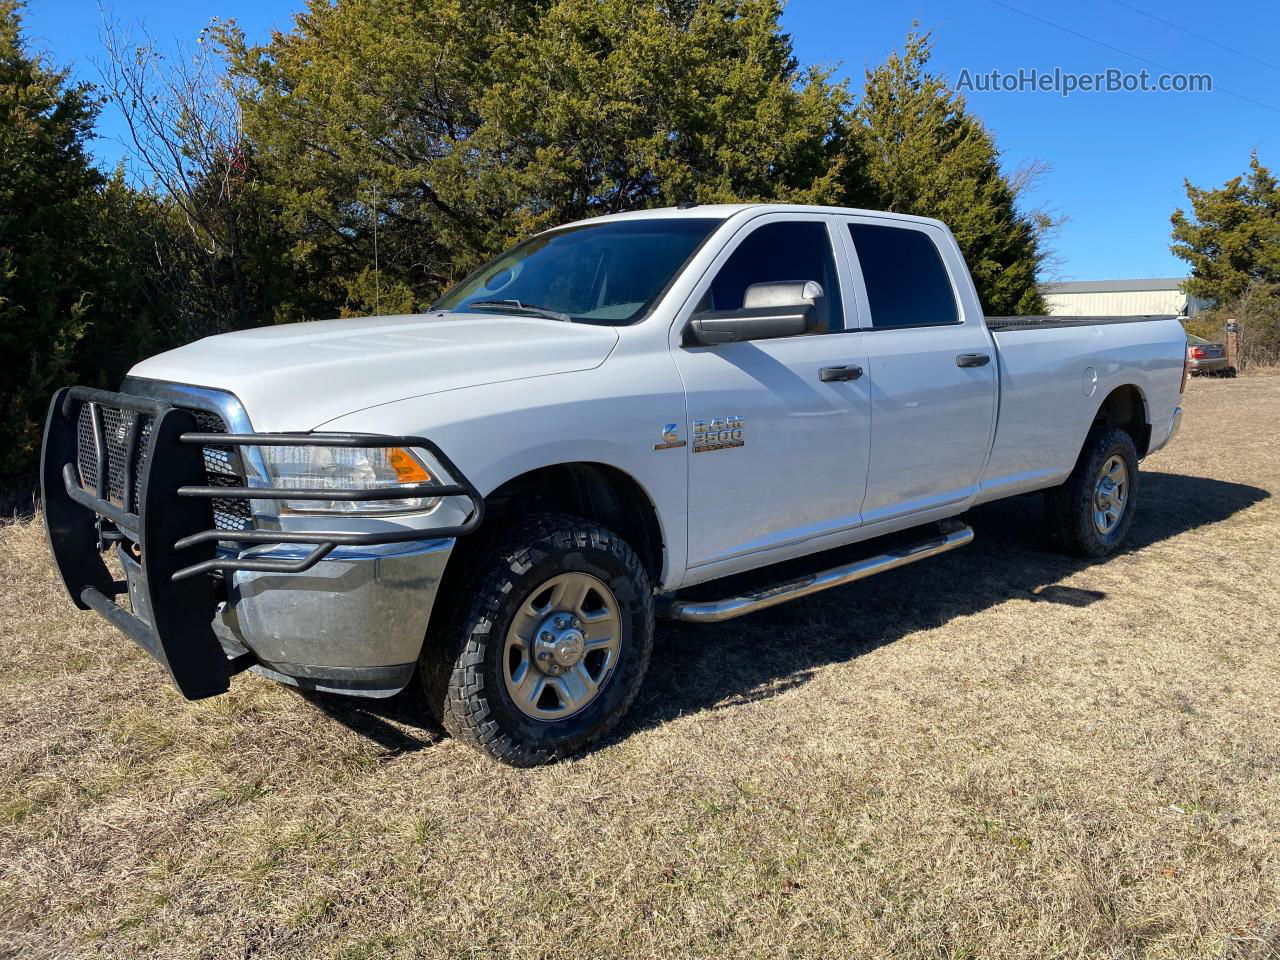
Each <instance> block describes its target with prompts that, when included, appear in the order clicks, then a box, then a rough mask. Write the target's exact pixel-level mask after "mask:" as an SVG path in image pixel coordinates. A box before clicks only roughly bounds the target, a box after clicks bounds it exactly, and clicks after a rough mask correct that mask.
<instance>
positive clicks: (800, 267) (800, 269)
mask: <svg viewBox="0 0 1280 960" xmlns="http://www.w3.org/2000/svg"><path fill="white" fill-rule="evenodd" d="M810 280H813V281H816V282H817V283H820V284H822V290H823V293H824V296H822V297H821V298H819V299H818V300H817V301H816V306H817V309H818V318H819V321H820V324H819V325H820V327H821V329H823V330H828V331H831V330H843V329H844V314H843V312H842V311H841V309H840V282H839V278H838V276H837V274H836V261H835V258H834V257H833V256H832V254H831V239H830V237H829V236H828V235H827V225H826V224H825V223H821V222H818V221H814V220H807V221H805V220H796V221H792V222H790V223H788V222H779V223H766V224H765V225H764V226H762V227H757V228H756V229H755V230H754V231H753V232H752V233H751V234H750V235H749V236H748V237H747V238H746V239H745V240H743V241H742V243H740V244H738V248H737V249H736V250H734V251H733V254H732V255H731V256H730V257H729V259H728V260H727V261H726V262H725V265H724V266H723V267H721V268H720V272H719V273H717V274H716V278H715V279H714V280H713V281H711V287H710V288H709V289H708V290H707V293H706V295H705V296H704V297H703V298H702V300H701V302H699V304H698V310H700V311H701V310H738V309H741V307H742V300H743V296H744V295H745V294H746V290H747V287H749V286H751V285H752V284H754V283H788V282H800V283H806V282H808V281H810Z"/></svg>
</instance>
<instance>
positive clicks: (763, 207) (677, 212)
mask: <svg viewBox="0 0 1280 960" xmlns="http://www.w3.org/2000/svg"><path fill="white" fill-rule="evenodd" d="M747 210H750V211H752V212H753V213H755V214H757V215H760V214H765V213H844V214H858V215H863V216H873V217H877V218H881V219H889V220H904V221H909V222H913V223H928V224H932V225H934V226H940V227H944V228H945V226H946V225H945V224H944V223H943V222H942V221H941V220H936V219H934V218H932V217H916V216H911V215H909V214H905V213H888V212H886V211H884V210H861V209H857V208H854V207H823V206H817V205H814V204H799V203H701V204H690V205H688V206H681V207H658V208H656V209H652V210H629V211H627V212H626V213H609V214H605V215H603V216H599V217H587V218H585V219H583V220H575V221H573V222H572V223H565V224H561V225H560V226H559V227H553V228H552V229H556V230H558V229H560V227H578V226H583V225H584V224H588V223H604V222H607V221H610V220H659V219H671V218H686V217H711V218H715V219H718V220H727V219H729V218H730V217H732V216H734V215H735V214H739V213H743V212H744V211H747Z"/></svg>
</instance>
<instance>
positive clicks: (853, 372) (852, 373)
mask: <svg viewBox="0 0 1280 960" xmlns="http://www.w3.org/2000/svg"><path fill="white" fill-rule="evenodd" d="M860 376H862V368H861V367H859V366H858V365H857V364H850V365H849V366H847V367H823V368H822V369H821V370H819V371H818V379H819V380H821V381H822V382H823V383H830V382H831V381H832V380H857V379H858V378H859V377H860Z"/></svg>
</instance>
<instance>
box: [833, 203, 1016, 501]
mask: <svg viewBox="0 0 1280 960" xmlns="http://www.w3.org/2000/svg"><path fill="white" fill-rule="evenodd" d="M840 219H841V220H842V230H841V233H842V235H843V236H842V238H843V240H844V242H845V243H846V244H847V247H848V255H849V258H850V261H851V264H852V268H853V275H854V284H855V287H856V288H857V290H858V294H859V300H860V301H861V302H862V303H863V304H865V305H866V315H865V316H864V318H863V329H864V331H865V334H866V336H865V342H866V351H867V376H868V382H869V389H870V401H871V455H870V466H869V469H868V473H867V492H866V496H865V498H864V499H863V504H862V520H863V522H864V523H868V524H870V523H875V522H876V521H879V520H889V519H892V518H895V517H901V516H905V515H909V514H912V513H919V512H923V511H926V510H930V509H932V508H935V507H941V506H944V505H947V504H951V503H956V502H958V501H962V500H965V499H967V498H969V497H970V496H972V495H973V494H974V493H975V492H976V490H977V488H978V482H979V479H980V477H981V474H982V470H983V467H984V466H985V464H986V459H987V455H988V452H989V451H990V448H991V436H992V430H993V429H994V426H995V416H996V398H997V384H996V362H995V361H996V355H995V344H994V343H993V342H992V340H991V335H990V334H989V333H988V332H987V329H986V326H985V325H984V323H983V319H982V315H981V308H980V306H979V305H978V302H977V297H976V295H975V294H973V291H972V286H971V284H970V282H969V280H968V274H967V272H966V267H965V265H964V263H963V262H962V261H960V259H959V256H958V254H957V253H956V250H955V247H954V242H953V241H952V240H951V238H950V236H949V235H948V234H947V233H946V232H945V231H944V230H943V229H941V228H940V227H935V226H933V225H931V224H929V223H926V222H917V221H908V220H896V219H889V218H884V219H879V218H875V217H864V216H847V217H841V218H840Z"/></svg>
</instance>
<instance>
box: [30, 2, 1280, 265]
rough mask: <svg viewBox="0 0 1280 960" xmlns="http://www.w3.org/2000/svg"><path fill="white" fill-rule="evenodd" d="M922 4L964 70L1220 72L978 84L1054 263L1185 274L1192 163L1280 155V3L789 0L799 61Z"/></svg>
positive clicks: (820, 57)
mask: <svg viewBox="0 0 1280 960" xmlns="http://www.w3.org/2000/svg"><path fill="white" fill-rule="evenodd" d="M103 6H104V7H105V8H106V9H107V10H108V11H109V13H110V15H112V16H113V17H114V18H115V19H117V20H119V21H121V22H122V23H124V24H134V23H139V22H141V23H142V24H144V25H145V27H146V29H147V30H148V32H150V33H151V34H152V35H153V36H155V37H157V38H158V39H161V40H168V39H179V40H182V41H184V42H190V41H191V40H193V39H194V38H195V36H196V34H197V33H198V32H199V30H200V28H201V27H203V26H204V25H206V24H207V23H208V21H209V20H210V18H212V17H215V16H216V17H220V18H223V19H227V18H235V19H237V20H238V21H239V22H240V24H241V25H242V26H243V27H244V29H245V30H246V32H247V33H248V34H249V35H250V37H255V38H265V37H266V36H267V35H268V34H269V32H270V31H271V30H272V29H273V28H281V29H287V28H288V26H289V25H290V22H291V20H290V16H291V14H292V12H293V11H294V10H296V9H298V7H300V6H301V0H207V2H191V0H169V2H160V0H103ZM1135 8H1136V9H1135ZM1019 11H1020V12H1019ZM1141 11H1145V12H1146V13H1148V14H1152V15H1154V16H1156V17H1159V18H1160V19H1161V20H1163V21H1167V22H1165V23H1161V22H1157V21H1156V20H1153V19H1151V17H1148V16H1144V15H1143V13H1142V12H1141ZM1037 18H1038V19H1037ZM913 20H919V21H920V24H921V26H922V27H924V28H927V29H931V30H932V31H933V32H934V36H935V40H936V49H935V56H934V67H935V68H936V69H937V70H938V71H939V72H941V73H943V74H944V75H945V76H947V77H948V78H949V79H950V80H952V81H953V82H954V81H955V80H956V79H957V78H958V77H959V76H960V75H961V71H962V70H965V69H967V70H969V71H970V72H971V73H972V74H978V73H988V72H990V71H991V70H993V69H996V70H1000V71H1003V72H1006V73H1016V72H1017V71H1018V70H1019V69H1020V68H1035V69H1037V70H1040V71H1042V72H1043V71H1052V70H1053V69H1054V68H1055V67H1056V68H1060V69H1062V70H1063V71H1069V72H1074V73H1079V74H1084V73H1094V72H1099V71H1105V70H1107V69H1108V68H1113V67H1114V68H1119V69H1121V70H1126V71H1137V70H1141V69H1144V68H1145V69H1147V70H1148V71H1150V72H1151V73H1152V74H1153V75H1158V74H1159V73H1161V72H1163V71H1162V69H1161V67H1166V68H1169V69H1170V70H1172V71H1174V72H1180V71H1186V72H1204V73H1209V74H1212V76H1213V81H1214V91H1213V92H1212V93H1082V92H1077V93H1075V94H1073V95H1072V96H1070V97H1066V98H1064V97H1061V96H1059V95H1058V94H1056V93H1051V92H1035V93H1003V92H998V93H984V92H973V93H970V94H968V95H967V96H968V98H969V103H970V107H971V108H972V109H973V110H974V111H975V112H976V113H977V114H978V115H979V116H981V117H982V119H983V121H984V122H985V123H986V124H987V126H988V127H989V128H990V129H991V130H992V132H993V133H994V134H995V136H996V140H997V142H998V143H999V145H1000V147H1001V149H1002V150H1003V151H1004V160H1005V163H1006V165H1007V166H1008V167H1010V168H1013V167H1017V166H1018V165H1020V164H1023V163H1027V162H1032V161H1042V162H1045V163H1047V164H1049V166H1050V168H1051V169H1050V172H1049V173H1048V174H1047V175H1046V176H1045V177H1043V179H1042V180H1041V182H1040V184H1039V186H1038V188H1037V190H1036V192H1035V193H1034V194H1033V195H1032V197H1031V200H1032V202H1033V203H1035V204H1037V205H1042V206H1045V207H1047V208H1049V209H1051V210H1053V211H1055V212H1056V213H1058V214H1060V215H1062V216H1065V217H1066V218H1067V222H1066V224H1065V226H1064V227H1063V228H1062V229H1061V231H1060V232H1059V234H1058V235H1057V237H1055V238H1054V241H1053V247H1054V250H1055V252H1056V254H1057V256H1058V257H1059V259H1060V261H1061V262H1060V263H1059V264H1058V266H1057V267H1056V272H1055V277H1054V279H1082V280H1083V279H1090V280H1091V279H1105V278H1111V277H1144V276H1179V275H1183V274H1185V269H1184V265H1183V263H1182V261H1180V260H1177V259H1176V258H1174V257H1173V256H1172V255H1171V254H1170V253H1169V215H1170V213H1172V211H1173V209H1174V208H1175V207H1177V206H1179V205H1182V206H1185V205H1186V195H1185V192H1184V189H1183V179H1184V178H1187V179H1190V180H1191V181H1192V182H1193V183H1196V184H1199V185H1202V186H1216V185H1219V184H1221V183H1222V182H1223V181H1225V180H1226V179H1228V178H1229V177H1232V176H1235V175H1236V174H1238V173H1241V172H1242V171H1243V170H1244V169H1245V168H1246V165H1247V163H1248V158H1249V151H1250V150H1251V149H1253V148H1257V150H1258V151H1259V153H1260V155H1261V157H1262V161H1263V162H1264V163H1266V164H1267V165H1269V166H1270V167H1271V168H1272V169H1273V170H1277V171H1280V51H1276V50H1275V49H1274V45H1273V44H1272V43H1271V41H1272V40H1273V38H1275V37H1276V36H1280V4H1276V3H1274V2H1273V0H1272V2H1262V0H1226V2H1221V3H1216V4H1206V3H1203V2H1191V0H1079V2H1073V3H1070V4H1067V3H1043V2H1033V0H965V2H955V0H953V2H946V0H908V2H902V3H894V2H881V3H875V4H859V3H851V2H845V0H791V3H790V5H789V6H788V8H787V13H786V17H785V26H786V28H787V30H788V31H790V33H791V34H792V37H793V39H794V42H795V49H796V54H797V56H798V57H799V58H800V60H801V61H802V62H805V63H820V64H825V65H828V66H831V67H833V68H835V69H836V71H837V75H838V76H841V77H849V78H851V79H852V80H853V81H854V84H855V87H856V86H858V85H860V83H861V80H862V75H863V71H864V70H865V69H866V68H867V67H868V66H874V65H875V64H877V63H880V62H881V61H883V59H884V58H885V56H887V55H888V53H889V52H890V51H891V50H893V49H895V48H897V47H900V46H901V44H902V39H903V37H904V36H905V35H906V32H907V30H908V29H909V28H910V26H911V23H912V21H913ZM1043 21H1050V22H1051V23H1052V24H1056V25H1057V28H1055V26H1052V25H1050V23H1045V22H1043ZM26 23H27V30H28V35H29V36H30V37H31V40H32V43H33V46H35V47H36V48H38V49H43V50H45V51H47V52H48V53H49V54H50V55H51V56H52V57H53V59H54V60H55V61H56V62H59V63H62V64H67V65H70V66H71V67H72V68H73V69H74V70H75V72H76V73H77V74H79V75H81V76H83V77H85V78H86V79H93V78H94V77H95V76H96V71H95V68H94V66H93V61H94V59H95V58H99V57H100V50H101V45H100V40H99V29H100V23H101V17H100V14H99V7H98V3H97V0H29V6H28V9H27V13H26ZM1177 27H1181V28H1184V30H1191V31H1194V32H1195V33H1198V34H1200V35H1201V37H1203V38H1208V39H1207V40H1206V39H1201V38H1197V37H1194V36H1190V35H1188V34H1187V33H1186V32H1184V31H1183V30H1179V29H1177ZM1059 28H1065V29H1059ZM1067 31H1071V32H1067ZM1209 41H1216V42H1217V44H1222V45H1225V47H1228V48H1232V49H1224V47H1223V46H1218V45H1215V44H1214V43H1213V42H1209ZM1144 61H1149V62H1144ZM1259 61H1262V62H1259ZM1156 64H1158V65H1159V66H1157V65H1156ZM1227 91H1231V92H1227ZM1233 94H1234V95H1233ZM1250 100H1252V101H1258V103H1251V102H1249V101H1250ZM1259 104H1265V106H1264V105H1259ZM100 132H101V133H102V136H103V139H101V140H100V141H98V143H97V144H96V145H95V151H96V153H97V155H98V157H99V158H100V159H101V160H102V161H103V162H104V163H106V164H108V165H110V164H113V163H114V162H115V160H116V159H117V158H118V157H119V156H120V154H121V151H122V148H121V146H120V144H119V143H118V139H119V138H120V137H121V135H122V131H121V128H120V122H119V118H118V117H115V116H113V115H111V114H108V115H106V116H104V118H103V120H102V122H101V124H100Z"/></svg>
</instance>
